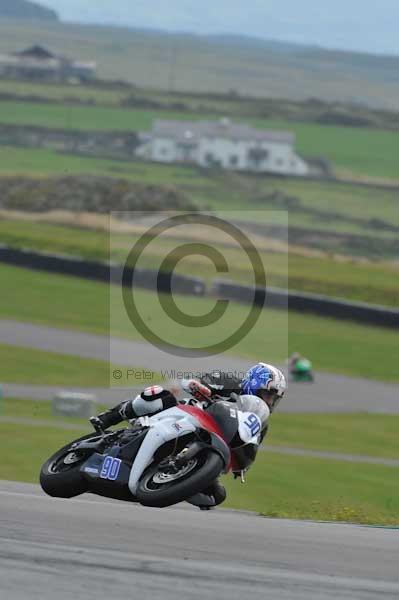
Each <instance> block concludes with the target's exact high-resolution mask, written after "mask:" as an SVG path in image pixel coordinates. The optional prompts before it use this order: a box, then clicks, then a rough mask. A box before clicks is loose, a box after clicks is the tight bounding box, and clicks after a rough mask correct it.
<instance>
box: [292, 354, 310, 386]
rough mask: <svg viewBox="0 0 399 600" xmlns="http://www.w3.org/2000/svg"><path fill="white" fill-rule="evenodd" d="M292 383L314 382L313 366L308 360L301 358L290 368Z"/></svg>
mask: <svg viewBox="0 0 399 600" xmlns="http://www.w3.org/2000/svg"><path fill="white" fill-rule="evenodd" d="M290 377H291V380H292V381H298V382H299V381H310V382H312V381H314V374H313V366H312V363H311V362H310V360H308V359H307V358H302V357H301V358H299V359H298V360H296V361H295V363H294V364H292V365H291V367H290Z"/></svg>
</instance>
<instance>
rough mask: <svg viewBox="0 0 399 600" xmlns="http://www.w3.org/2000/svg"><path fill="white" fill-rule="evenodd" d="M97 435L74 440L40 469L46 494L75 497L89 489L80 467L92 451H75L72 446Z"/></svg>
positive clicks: (57, 496) (41, 481) (41, 483)
mask: <svg viewBox="0 0 399 600" xmlns="http://www.w3.org/2000/svg"><path fill="white" fill-rule="evenodd" d="M95 437H98V436H97V435H96V434H93V433H92V434H89V435H84V436H83V437H81V438H79V439H77V440H73V441H72V442H70V443H69V444H68V445H67V446H64V447H63V448H61V449H60V450H58V452H56V453H55V454H53V456H51V457H50V458H49V459H48V460H47V461H46V462H45V463H44V465H43V466H42V468H41V471H40V485H41V486H42V490H43V491H44V492H46V494H48V495H49V496H54V497H56V498H73V497H74V496H79V495H80V494H83V493H84V492H86V491H87V482H86V481H85V479H84V478H83V477H82V475H81V473H80V471H79V469H80V467H81V465H82V462H84V461H85V460H86V459H87V458H88V457H89V454H90V453H88V452H87V451H86V452H84V451H81V452H73V451H72V450H71V446H72V444H74V443H75V442H80V441H82V440H87V439H90V438H95Z"/></svg>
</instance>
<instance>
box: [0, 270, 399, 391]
mask: <svg viewBox="0 0 399 600" xmlns="http://www.w3.org/2000/svg"><path fill="white" fill-rule="evenodd" d="M0 276H1V277H2V279H3V278H4V280H5V281H7V284H8V285H7V287H5V289H4V290H3V292H2V295H1V297H0V314H1V315H2V318H10V319H17V320H19V321H28V322H34V323H42V324H51V325H53V326H56V327H61V328H62V327H64V328H68V329H79V330H84V331H91V332H96V333H103V334H107V333H108V329H107V326H108V311H109V301H110V298H109V290H108V287H107V286H106V285H105V284H101V283H94V282H88V281H83V280H80V279H76V278H73V277H63V276H59V275H49V274H45V273H42V272H32V271H29V270H25V269H19V268H15V267H9V266H4V265H1V266H0ZM135 297H136V300H137V306H138V310H139V312H140V314H141V315H142V318H143V319H144V320H146V322H147V323H150V324H151V327H152V329H153V330H154V331H156V332H157V333H158V335H161V336H164V337H165V338H166V339H167V340H168V341H169V342H177V343H181V344H183V345H184V344H194V345H195V346H200V345H204V344H209V343H212V342H218V341H220V340H221V339H225V337H226V335H227V334H230V333H231V332H232V327H233V324H234V326H236V324H237V323H242V321H243V319H244V318H245V316H246V315H247V314H248V312H247V308H246V307H244V306H242V305H239V304H235V303H231V304H230V306H229V308H228V311H227V314H226V315H225V316H224V317H223V319H221V320H220V321H219V322H218V323H217V324H215V326H214V327H213V328H212V331H209V326H208V327H203V328H200V329H196V330H195V336H194V337H193V333H192V330H190V329H186V328H184V327H183V326H179V325H176V324H175V323H173V322H172V326H171V323H170V321H169V319H168V318H165V315H164V313H163V311H162V310H161V309H160V307H159V304H158V302H157V300H156V297H155V296H154V295H153V294H152V293H150V292H146V291H143V290H140V291H137V293H136V294H135ZM120 300H121V299H120V296H119V290H118V287H117V286H112V289H111V301H112V302H113V303H114V302H115V305H114V306H113V310H112V313H113V318H112V329H111V334H112V335H118V336H121V337H129V336H131V337H132V338H136V339H140V336H139V334H138V332H137V331H136V330H135V329H134V328H133V327H132V325H131V323H130V322H129V321H128V320H127V317H126V314H125V313H124V311H122V310H121V304H120ZM177 302H178V305H179V307H181V308H182V310H183V311H185V312H187V313H189V314H203V313H205V312H207V311H208V310H209V309H210V308H212V307H213V306H214V301H213V300H211V299H209V300H208V299H202V298H187V297H177ZM265 331H267V347H268V356H269V357H270V360H276V361H281V360H284V359H285V358H286V356H288V353H289V352H292V351H294V350H298V349H300V350H301V352H303V353H304V354H305V355H308V356H310V357H311V358H312V360H313V363H314V366H315V368H316V369H319V370H325V371H331V372H336V373H345V374H348V375H359V376H362V377H366V378H369V379H382V380H386V381H399V375H398V371H397V361H396V354H397V352H396V351H397V333H396V332H395V331H391V330H389V329H379V328H377V327H367V326H363V325H358V324H353V323H350V322H344V321H338V320H334V319H323V318H320V317H315V316H308V315H303V314H300V313H295V312H290V313H288V315H287V314H286V313H285V312H284V311H277V310H265V311H262V313H261V317H260V319H259V322H258V325H257V327H256V328H255V329H253V330H252V331H251V332H250V333H248V335H247V336H246V337H245V338H244V339H243V340H242V341H241V343H240V344H239V346H238V347H236V348H235V349H234V350H232V351H231V352H233V353H236V354H238V355H239V356H242V357H247V358H256V359H259V348H263V347H264V345H265ZM381 357H384V360H381Z"/></svg>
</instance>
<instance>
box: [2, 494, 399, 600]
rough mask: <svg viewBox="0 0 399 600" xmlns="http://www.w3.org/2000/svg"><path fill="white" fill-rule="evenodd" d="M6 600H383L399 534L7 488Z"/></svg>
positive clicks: (398, 578) (392, 584)
mask: <svg viewBox="0 0 399 600" xmlns="http://www.w3.org/2000/svg"><path fill="white" fill-rule="evenodd" d="M0 506H1V513H0V597H1V598H2V599H3V598H4V599H5V598H7V599H8V600H25V599H26V600H28V599H29V600H36V599H40V600H53V599H54V598H57V599H60V600H66V599H72V598H74V599H78V600H80V599H84V600H86V599H88V600H91V599H102V598H107V599H108V598H112V599H115V600H119V598H120V599H122V598H123V600H125V599H126V598H132V599H133V600H136V599H137V600H139V599H143V600H147V599H148V600H172V599H173V600H176V598H179V597H181V598H184V599H187V600H204V599H208V598H209V599H212V600H214V599H216V598H217V599H218V600H219V599H220V600H242V599H247V598H254V599H255V598H256V599H257V600H259V599H260V598H261V599H263V598H268V599H272V600H274V599H276V600H277V599H279V600H280V599H282V600H291V599H295V600H313V599H314V600H316V599H317V600H330V599H334V600H335V599H336V598H339V599H340V600H354V599H355V600H375V599H376V598H384V599H392V600H393V599H394V598H395V599H397V598H398V596H399V573H398V564H399V531H398V530H389V529H378V528H368V527H360V526H353V525H343V524H326V523H310V522H297V521H288V520H272V519H265V518H262V517H259V516H257V515H255V514H251V513H243V512H234V511H228V510H222V509H219V510H215V511H212V512H201V511H199V510H197V509H195V508H193V507H190V506H188V505H184V504H182V505H178V506H175V507H171V508H169V509H149V508H144V507H142V506H138V505H135V504H126V503H119V502H115V501H110V500H106V499H102V498H98V497H91V496H89V495H86V496H82V497H80V498H77V499H73V500H58V499H52V498H48V497H46V496H44V494H43V493H42V492H41V491H40V490H39V488H38V487H37V486H33V485H28V484H17V483H12V482H0Z"/></svg>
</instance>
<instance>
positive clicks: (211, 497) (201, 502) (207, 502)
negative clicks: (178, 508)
mask: <svg viewBox="0 0 399 600" xmlns="http://www.w3.org/2000/svg"><path fill="white" fill-rule="evenodd" d="M225 500H226V490H225V487H224V486H223V485H222V484H221V483H220V481H219V480H218V479H215V481H214V482H213V483H212V484H211V485H210V486H209V487H207V488H206V489H205V490H203V491H202V492H200V493H199V494H195V496H191V497H190V498H188V499H187V500H186V502H188V503H189V504H193V505H194V506H198V508H200V509H201V510H211V509H212V508H214V507H215V506H218V505H219V504H222V502H224V501H225Z"/></svg>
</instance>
